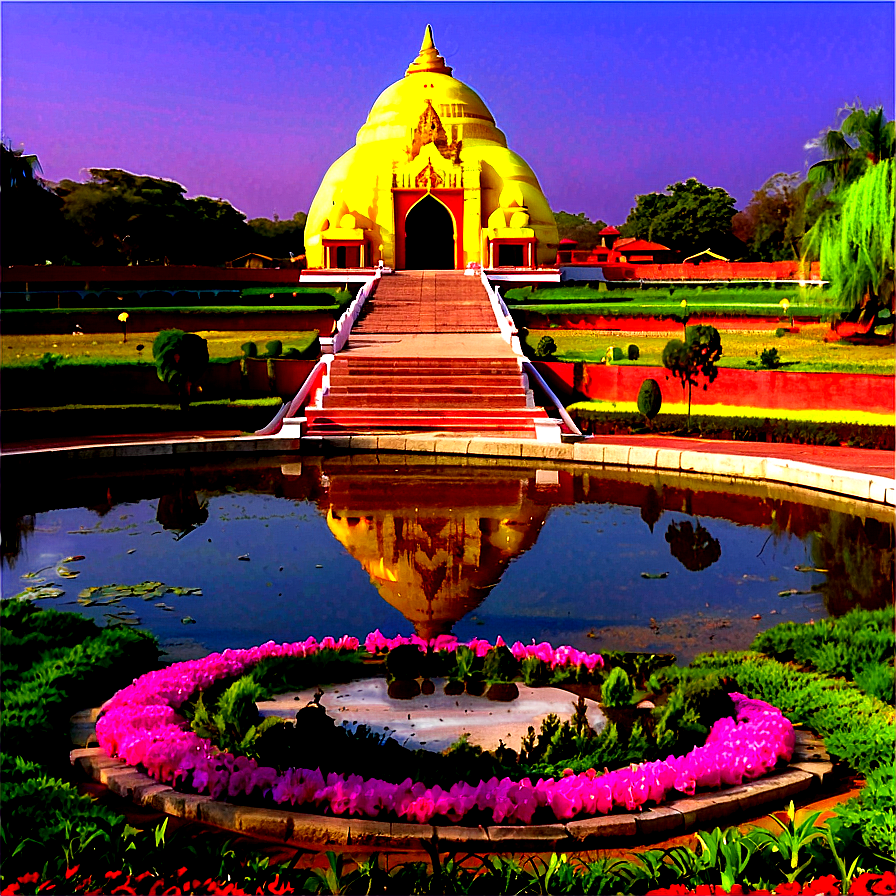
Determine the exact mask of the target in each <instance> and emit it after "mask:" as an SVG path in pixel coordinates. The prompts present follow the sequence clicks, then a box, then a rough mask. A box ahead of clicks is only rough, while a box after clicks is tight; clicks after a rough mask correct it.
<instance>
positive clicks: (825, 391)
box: [535, 361, 896, 415]
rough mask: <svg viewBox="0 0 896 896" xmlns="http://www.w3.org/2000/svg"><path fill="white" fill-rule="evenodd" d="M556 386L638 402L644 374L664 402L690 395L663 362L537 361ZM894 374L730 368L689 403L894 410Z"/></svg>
mask: <svg viewBox="0 0 896 896" xmlns="http://www.w3.org/2000/svg"><path fill="white" fill-rule="evenodd" d="M535 366H536V367H537V368H538V370H539V371H540V372H541V374H542V376H544V377H545V380H546V381H547V383H548V385H549V386H551V388H553V389H554V391H557V390H558V389H559V390H560V394H562V395H564V396H565V398H566V399H567V400H573V401H574V400H582V399H583V398H591V399H595V400H600V401H636V400H637V398H638V390H639V389H640V388H641V383H642V382H643V381H644V380H645V379H648V378H649V379H654V380H656V381H657V383H659V386H660V391H661V392H662V395H663V401H664V402H677V401H682V400H687V393H686V392H685V391H684V390H682V388H681V382H680V381H679V380H677V379H675V378H674V377H673V376H672V375H671V374H670V373H669V372H668V371H667V370H665V369H664V368H662V367H642V366H634V365H632V366H629V365H625V366H617V365H614V364H589V363H586V362H579V363H571V362H560V361H551V362H545V361H536V362H535ZM894 383H896V379H894V377H892V376H887V375H883V374H881V375H876V374H864V373H789V372H784V371H780V370H730V369H727V368H720V369H719V375H718V376H717V377H716V379H715V381H714V382H713V383H711V384H710V385H709V386H708V387H707V389H706V390H705V391H704V390H703V389H702V388H700V387H699V386H698V387H695V388H694V389H693V390H692V393H691V404H692V405H694V406H706V405H713V404H726V405H735V406H741V407H761V408H770V409H772V410H791V411H800V410H811V409H823V410H832V411H833V410H840V411H868V412H870V413H876V414H890V415H896V392H894Z"/></svg>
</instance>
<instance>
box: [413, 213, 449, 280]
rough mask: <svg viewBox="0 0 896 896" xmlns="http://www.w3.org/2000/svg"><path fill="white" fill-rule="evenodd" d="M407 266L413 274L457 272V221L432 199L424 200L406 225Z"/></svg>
mask: <svg viewBox="0 0 896 896" xmlns="http://www.w3.org/2000/svg"><path fill="white" fill-rule="evenodd" d="M404 231H405V234H404V236H405V239H404V266H405V267H406V268H407V269H408V270H409V271H422V270H436V271H450V270H453V269H454V221H453V220H452V218H451V213H450V212H449V211H448V209H447V208H445V206H444V205H442V203H441V202H438V201H437V200H435V199H433V198H432V196H424V197H423V198H422V199H421V200H420V201H419V202H418V203H417V204H416V205H415V206H414V207H413V208H412V209H411V210H410V211H409V212H408V214H407V217H406V218H405V222H404Z"/></svg>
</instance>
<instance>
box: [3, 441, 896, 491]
mask: <svg viewBox="0 0 896 896" xmlns="http://www.w3.org/2000/svg"><path fill="white" fill-rule="evenodd" d="M240 435H242V433H240V432H238V431H236V430H227V431H225V430H221V431H216V432H197V433H192V434H191V435H183V434H177V433H140V434H138V435H131V436H98V437H96V438H92V439H86V438H81V439H77V438H65V437H60V438H56V439H34V440H33V441H30V442H16V443H5V444H3V445H2V447H0V451H2V452H3V453H6V452H11V451H40V450H44V449H47V448H69V447H75V446H78V445H120V444H124V443H128V442H165V441H172V442H175V441H177V442H190V441H198V440H202V439H220V438H236V437H238V436H240ZM589 441H592V442H604V443H607V444H613V445H640V446H647V447H656V448H674V449H682V450H688V451H704V452H707V453H709V454H713V453H715V454H733V455H746V456H749V457H757V456H759V457H763V456H765V457H777V458H781V459H782V460H795V461H801V462H803V463H809V464H817V465H819V466H822V467H833V468H834V469H838V470H849V471H851V472H854V473H865V474H867V475H869V476H885V477H887V478H889V479H893V478H894V477H896V472H894V466H896V454H894V452H892V451H875V450H871V449H866V448H834V447H826V446H823V445H790V444H787V443H783V442H781V443H774V444H769V443H767V442H735V441H725V440H722V439H686V438H681V437H677V436H650V435H648V436H593V437H591V438H590V439H589Z"/></svg>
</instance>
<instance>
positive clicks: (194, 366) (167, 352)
mask: <svg viewBox="0 0 896 896" xmlns="http://www.w3.org/2000/svg"><path fill="white" fill-rule="evenodd" d="M152 356H153V358H155V361H156V368H157V371H158V375H159V379H160V380H161V381H162V382H163V383H165V384H167V386H168V388H169V389H171V391H172V392H174V393H176V394H177V396H178V399H179V400H180V406H181V408H186V407H187V405H189V403H190V401H191V399H192V397H193V394H194V390H195V387H196V384H197V382H198V380H199V379H200V378H201V377H202V374H203V373H204V372H205V369H206V368H207V367H208V342H206V340H205V339H203V338H202V337H201V336H197V335H196V334H195V333H184V332H183V330H162V332H161V333H159V335H158V336H156V338H155V340H153V343H152Z"/></svg>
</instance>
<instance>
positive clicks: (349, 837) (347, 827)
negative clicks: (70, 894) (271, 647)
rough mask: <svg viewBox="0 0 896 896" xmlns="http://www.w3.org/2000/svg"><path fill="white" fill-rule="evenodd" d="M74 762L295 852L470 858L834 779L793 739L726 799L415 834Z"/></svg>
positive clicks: (75, 754) (729, 814)
mask: <svg viewBox="0 0 896 896" xmlns="http://www.w3.org/2000/svg"><path fill="white" fill-rule="evenodd" d="M71 761H72V763H73V764H74V765H78V766H80V767H81V768H82V769H83V770H84V771H85V772H86V773H87V774H88V775H89V776H90V777H92V778H93V779H94V780H96V781H98V782H100V783H101V784H105V785H106V786H107V787H108V788H109V789H110V790H111V791H113V793H116V794H118V795H119V796H121V797H124V798H126V799H130V800H132V801H133V802H134V803H137V804H138V805H141V806H148V807H151V808H153V809H155V810H156V811H159V812H165V813H167V814H168V815H175V816H177V817H179V818H183V819H186V820H188V821H198V822H201V823H204V824H209V825H214V826H215V827H219V828H223V829H225V830H228V831H233V832H235V833H239V834H243V835H245V836H248V837H255V838H258V839H261V840H270V841H274V842H277V843H284V844H289V845H292V846H297V847H300V846H307V847H312V848H321V847H344V848H349V849H351V848H358V849H361V850H363V849H367V848H374V849H397V850H402V851H417V850H421V849H423V848H424V847H428V848H432V847H433V846H435V847H436V848H437V849H443V850H445V851H450V850H455V849H460V848H466V849H469V850H470V851H472V852H479V853H482V852H510V851H537V852H545V851H550V850H563V851H574V850H579V849H592V848H595V847H608V846H613V845H619V844H621V845H632V846H633V845H636V844H639V843H650V842H653V841H656V840H662V839H667V838H669V837H672V836H676V835H678V834H682V833H685V832H687V831H692V830H700V829H705V828H707V827H716V826H724V825H726V824H733V823H735V822H736V821H738V820H739V819H741V818H744V817H756V816H758V815H762V814H764V813H765V812H767V811H771V810H774V809H776V808H782V807H783V806H784V804H785V803H786V801H788V800H790V799H793V798H794V797H795V796H796V795H797V794H800V793H804V792H806V791H809V790H813V789H817V788H819V787H820V786H821V785H822V783H823V782H824V780H825V778H827V777H828V776H830V774H831V772H832V768H833V766H832V763H831V762H830V760H829V757H828V755H827V752H826V751H825V749H824V744H823V742H822V741H821V740H819V739H818V738H817V737H816V736H815V735H814V734H812V733H811V732H809V731H801V730H797V731H796V749H795V750H794V754H793V759H792V761H791V763H790V765H788V766H786V767H785V768H783V769H781V770H780V771H778V772H776V773H775V774H772V775H767V776H766V777H764V778H760V779H758V780H756V781H751V782H749V783H746V784H742V785H740V786H737V787H729V788H726V789H724V790H717V791H707V792H704V793H698V794H696V795H695V796H686V797H682V798H681V799H679V800H674V801H672V802H669V803H666V804H664V805H662V806H658V807H656V808H654V809H649V810H647V811H645V812H632V813H614V814H612V815H603V816H597V817H593V818H585V819H582V820H581V821H568V822H565V823H559V822H558V823H555V824H545V825H489V826H480V827H465V826H463V825H453V824H443V825H441V824H436V825H432V824H408V823H406V822H389V821H377V820H368V819H363V818H337V817H334V816H330V815H315V814H311V813H304V812H292V811H287V810H284V809H280V808H277V807H274V806H271V807H270V808H260V807H255V806H240V805H236V804H234V803H227V802H223V801H220V800H214V799H212V798H211V797H209V796H202V795H199V794H191V793H181V792H179V791H176V790H174V789H173V788H172V787H169V786H168V785H167V784H160V783H159V782H158V781H156V780H154V779H153V778H150V777H149V776H148V775H146V774H144V773H143V772H140V771H138V770H137V769H136V768H134V767H133V766H129V765H127V764H126V763H125V762H123V761H121V760H120V759H112V758H111V757H110V756H109V755H108V754H107V753H106V752H105V751H104V750H102V749H100V748H98V747H97V748H89V749H77V750H73V751H72V753H71Z"/></svg>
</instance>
